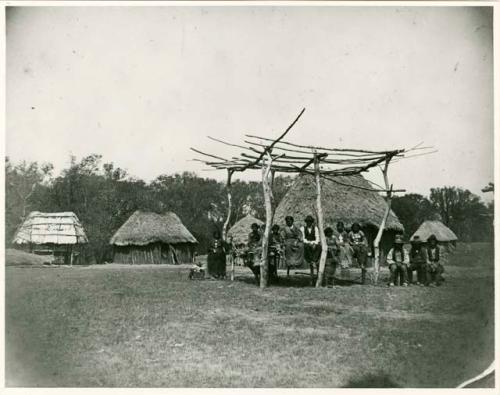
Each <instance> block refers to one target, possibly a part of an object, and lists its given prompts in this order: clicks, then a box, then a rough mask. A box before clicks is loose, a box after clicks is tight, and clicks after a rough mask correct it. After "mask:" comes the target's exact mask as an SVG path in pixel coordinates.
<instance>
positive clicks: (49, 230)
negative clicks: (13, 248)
mask: <svg viewBox="0 0 500 395" xmlns="http://www.w3.org/2000/svg"><path fill="white" fill-rule="evenodd" d="M12 243H13V244H15V245H17V246H19V247H20V248H21V249H23V250H26V251H27V252H30V253H34V254H37V255H46V256H47V262H50V263H57V264H66V265H68V264H73V263H77V257H78V256H79V251H78V250H79V249H80V247H81V245H82V244H86V243H88V240H87V236H86V235H85V231H84V229H83V226H82V224H81V223H80V220H79V219H78V217H77V216H76V214H75V213H72V212H69V211H68V212H60V213H42V212H40V211H32V212H31V213H30V214H29V215H28V217H27V218H26V220H25V221H24V222H23V223H22V224H21V226H20V227H19V228H18V230H17V232H16V233H15V235H14V239H13V240H12Z"/></svg>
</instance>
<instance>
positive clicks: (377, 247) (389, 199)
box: [373, 157, 392, 284]
mask: <svg viewBox="0 0 500 395" xmlns="http://www.w3.org/2000/svg"><path fill="white" fill-rule="evenodd" d="M390 161H391V158H390V157H387V158H386V160H385V164H384V168H383V170H382V173H383V175H384V183H385V189H386V190H387V192H386V193H387V197H386V201H385V202H386V207H385V212H384V217H383V218H382V222H381V223H380V226H379V228H378V232H377V236H376V237H375V240H374V242H373V247H374V254H375V256H374V257H373V258H374V259H373V283H374V284H377V282H378V275H379V272H380V240H381V239H382V234H383V233H384V229H385V225H386V223H387V218H388V217H389V213H390V212H391V203H392V185H389V178H388V176H387V170H388V169H389V162H390Z"/></svg>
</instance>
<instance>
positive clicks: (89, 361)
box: [6, 245, 494, 387]
mask: <svg viewBox="0 0 500 395" xmlns="http://www.w3.org/2000/svg"><path fill="white" fill-rule="evenodd" d="M478 251H480V252H479V253H478ZM187 273H188V266H162V267H157V266H156V267H153V266H149V267H138V266H123V265H106V266H94V267H73V268H17V267H7V268H6V384H7V385H8V386H85V387H92V386H112V387H115V386H119V387H129V386H138V387H179V386H182V387H343V386H349V387H360V386H361V387H371V386H376V387H386V386H400V387H454V386H456V385H458V384H459V383H460V382H462V381H464V380H466V379H467V378H470V377H471V376H473V375H475V374H477V373H479V372H481V371H482V370H483V369H485V368H486V367H487V366H488V365H489V364H490V363H491V361H492V360H493V358H494V337H493V336H494V328H493V324H494V318H493V316H494V311H493V255H492V247H491V246H490V245H481V246H478V245H473V246H467V247H465V246H460V248H459V251H458V253H457V254H456V255H455V259H454V261H453V265H450V266H448V267H447V268H446V273H445V274H446V282H445V284H444V285H443V286H442V287H439V288H421V287H410V288H402V287H397V288H391V289H389V288H387V287H385V286H383V285H380V286H360V285H350V286H347V285H346V286H337V287H335V288H333V289H313V288H311V287H306V283H307V282H308V278H307V277H305V276H294V277H292V278H291V279H289V280H286V279H285V280H283V282H282V284H281V285H280V286H275V287H271V288H269V289H266V290H264V291H262V290H260V289H258V288H257V287H256V286H255V285H253V282H252V281H253V279H252V277H251V273H250V271H249V270H248V269H246V268H238V270H237V276H238V277H237V281H235V282H230V281H189V280H188V279H187ZM489 384H491V382H490V383H489Z"/></svg>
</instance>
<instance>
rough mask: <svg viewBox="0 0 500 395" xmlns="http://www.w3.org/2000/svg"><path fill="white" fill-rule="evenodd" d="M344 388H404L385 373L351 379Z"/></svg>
mask: <svg viewBox="0 0 500 395" xmlns="http://www.w3.org/2000/svg"><path fill="white" fill-rule="evenodd" d="M342 388H402V386H401V385H399V384H398V383H396V382H394V381H393V380H392V379H391V378H390V377H389V376H388V375H387V374H385V373H376V374H374V373H371V374H366V375H364V376H361V377H353V378H351V379H350V380H349V381H348V382H347V384H345V385H343V386H342Z"/></svg>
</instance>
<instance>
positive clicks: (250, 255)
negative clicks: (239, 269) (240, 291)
mask: <svg viewBox="0 0 500 395" xmlns="http://www.w3.org/2000/svg"><path fill="white" fill-rule="evenodd" d="M251 229H252V230H251V232H250V233H249V234H248V241H247V247H248V250H247V252H246V254H245V256H244V262H245V266H247V267H248V268H249V269H250V270H251V271H252V273H253V274H254V276H255V282H256V284H257V285H259V283H260V255H261V251H262V246H261V243H262V234H261V232H260V229H259V225H258V224H256V223H253V224H252V225H251Z"/></svg>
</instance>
